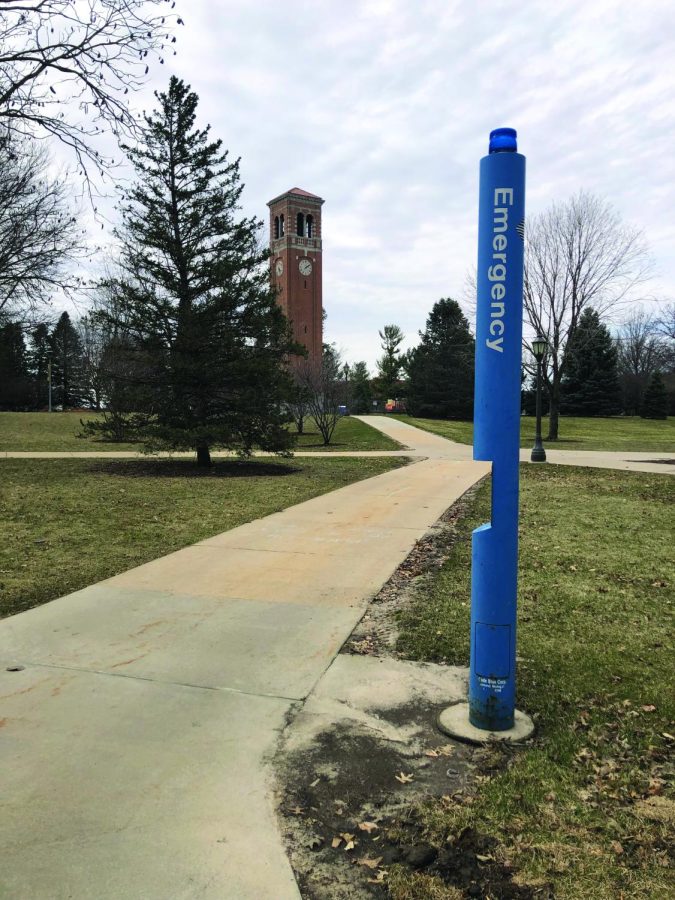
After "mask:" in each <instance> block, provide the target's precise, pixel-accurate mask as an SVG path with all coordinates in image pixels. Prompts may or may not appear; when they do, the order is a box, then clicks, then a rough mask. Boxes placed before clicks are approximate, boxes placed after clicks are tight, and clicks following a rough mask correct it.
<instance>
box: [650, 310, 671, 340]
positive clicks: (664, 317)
mask: <svg viewBox="0 0 675 900" xmlns="http://www.w3.org/2000/svg"><path fill="white" fill-rule="evenodd" d="M654 325H655V327H656V330H657V331H658V333H659V334H662V335H664V337H667V338H670V339H671V340H673V341H675V303H669V304H668V305H667V306H666V307H665V308H664V309H663V311H662V312H661V315H660V316H659V317H658V318H657V319H655V320H654Z"/></svg>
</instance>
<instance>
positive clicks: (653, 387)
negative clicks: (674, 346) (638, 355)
mask: <svg viewBox="0 0 675 900" xmlns="http://www.w3.org/2000/svg"><path fill="white" fill-rule="evenodd" d="M640 415H641V417H642V418H643V419H665V418H667V415H668V396H667V394H666V386H665V384H664V382H663V378H662V376H661V373H660V372H654V374H653V375H652V377H651V378H650V379H649V384H648V385H647V390H646V391H645V393H644V397H643V398H642V408H641V410H640Z"/></svg>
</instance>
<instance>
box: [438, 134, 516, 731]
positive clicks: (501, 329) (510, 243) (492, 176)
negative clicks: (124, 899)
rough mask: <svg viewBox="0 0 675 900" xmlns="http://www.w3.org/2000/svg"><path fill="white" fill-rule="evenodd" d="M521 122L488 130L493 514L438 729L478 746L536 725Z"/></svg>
mask: <svg viewBox="0 0 675 900" xmlns="http://www.w3.org/2000/svg"><path fill="white" fill-rule="evenodd" d="M517 150H518V146H517V142H516V132H515V131H514V130H513V128H498V129H497V130H496V131H493V132H491V134H490V152H489V153H488V155H487V156H485V157H484V158H483V159H482V160H481V162H480V199H479V208H478V278H477V283H478V284H477V286H478V312H477V316H476V381H475V390H474V437H473V458H474V459H475V460H483V461H488V462H491V463H492V520H491V522H490V523H489V524H487V525H481V526H480V528H477V529H476V530H475V531H474V533H473V546H472V560H471V659H470V669H469V699H468V703H466V702H464V701H459V702H455V703H453V704H452V705H451V706H449V707H447V708H446V709H444V710H443V711H442V712H441V713H440V714H439V716H438V727H439V728H440V729H441V731H444V732H445V733H446V734H449V735H451V736H452V737H456V738H459V739H460V740H466V741H470V742H474V743H483V742H485V741H486V740H488V739H489V740H502V741H522V740H525V739H526V738H528V737H529V736H530V735H531V734H532V732H533V731H534V724H533V723H532V720H531V719H530V718H529V716H526V715H525V714H524V713H522V712H521V711H520V710H517V709H516V708H515V698H516V591H517V582H518V464H519V456H520V454H519V445H520V364H521V337H522V322H523V249H524V237H525V157H524V156H521V154H520V153H518V152H517Z"/></svg>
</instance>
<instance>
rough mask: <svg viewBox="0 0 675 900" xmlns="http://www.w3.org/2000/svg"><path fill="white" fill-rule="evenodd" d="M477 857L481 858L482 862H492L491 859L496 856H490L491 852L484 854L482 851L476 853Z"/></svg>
mask: <svg viewBox="0 0 675 900" xmlns="http://www.w3.org/2000/svg"><path fill="white" fill-rule="evenodd" d="M476 859H478V860H480V861H481V862H490V860H492V859H494V856H490V855H489V854H488V855H487V856H483V855H482V854H481V853H476Z"/></svg>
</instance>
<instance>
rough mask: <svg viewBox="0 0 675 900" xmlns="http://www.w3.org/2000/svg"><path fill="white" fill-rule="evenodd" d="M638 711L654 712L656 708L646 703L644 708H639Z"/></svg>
mask: <svg viewBox="0 0 675 900" xmlns="http://www.w3.org/2000/svg"><path fill="white" fill-rule="evenodd" d="M640 709H641V710H642V712H654V711H655V709H656V707H655V706H654V704H653V703H647V704H646V705H645V706H641V707H640Z"/></svg>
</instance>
